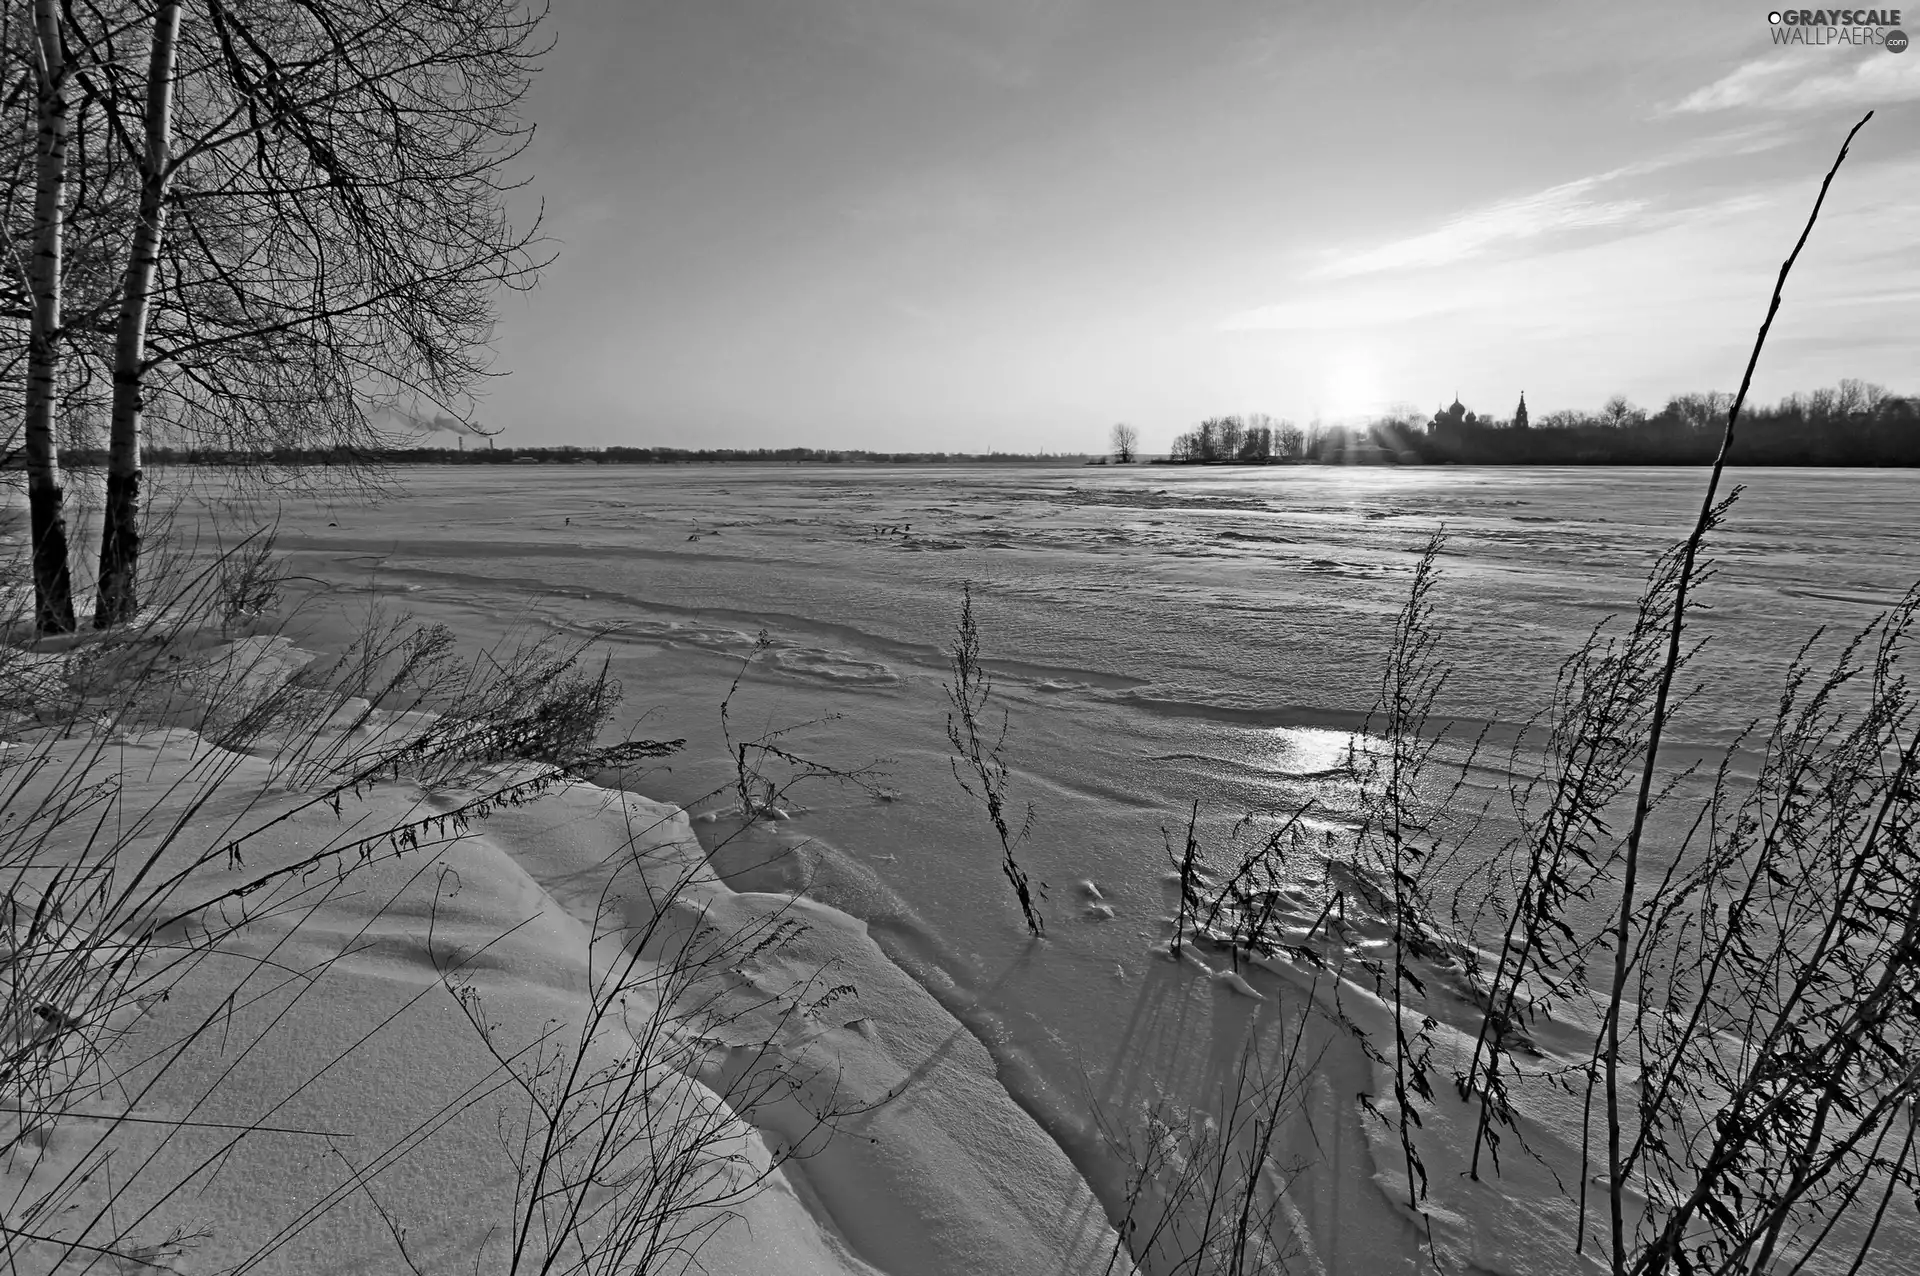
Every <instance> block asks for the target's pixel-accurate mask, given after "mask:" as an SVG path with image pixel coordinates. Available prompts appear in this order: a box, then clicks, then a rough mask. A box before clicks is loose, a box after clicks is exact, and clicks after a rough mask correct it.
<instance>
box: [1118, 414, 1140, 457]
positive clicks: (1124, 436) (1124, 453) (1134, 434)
mask: <svg viewBox="0 0 1920 1276" xmlns="http://www.w3.org/2000/svg"><path fill="white" fill-rule="evenodd" d="M1139 450H1140V431H1139V430H1137V429H1135V428H1134V427H1133V426H1131V425H1128V424H1127V423H1126V422H1125V421H1121V422H1120V423H1118V424H1117V425H1115V426H1114V427H1113V459H1114V460H1115V461H1117V462H1119V463H1120V464H1121V465H1132V464H1133V462H1134V460H1135V459H1136V458H1137V457H1138V455H1139Z"/></svg>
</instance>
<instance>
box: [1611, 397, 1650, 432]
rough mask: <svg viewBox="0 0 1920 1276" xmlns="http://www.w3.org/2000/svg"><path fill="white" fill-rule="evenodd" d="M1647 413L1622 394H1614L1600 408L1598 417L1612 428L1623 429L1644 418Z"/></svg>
mask: <svg viewBox="0 0 1920 1276" xmlns="http://www.w3.org/2000/svg"><path fill="white" fill-rule="evenodd" d="M1646 416H1647V414H1646V413H1645V412H1643V411H1641V410H1640V409H1639V408H1636V407H1635V406H1633V404H1632V403H1630V402H1628V401H1627V396H1626V395H1624V394H1616V395H1614V396H1613V397H1612V398H1611V399H1608V400H1607V402H1606V405H1605V406H1604V407H1602V408H1601V409H1600V419H1601V420H1602V421H1603V422H1605V423H1606V424H1607V425H1610V426H1612V427H1613V428H1614V429H1616V430H1618V429H1624V428H1625V427H1627V426H1629V425H1636V424H1638V423H1639V422H1641V421H1644V420H1645V419H1646Z"/></svg>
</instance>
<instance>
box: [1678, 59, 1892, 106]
mask: <svg viewBox="0 0 1920 1276" xmlns="http://www.w3.org/2000/svg"><path fill="white" fill-rule="evenodd" d="M1808 52H1811V51H1810V50H1804V49H1803V50H1795V51H1792V52H1790V53H1788V54H1785V55H1776V56H1774V57H1770V58H1756V59H1755V60H1754V61H1752V62H1748V63H1746V64H1745V65H1743V66H1740V67H1737V68H1735V69H1734V70H1733V71H1730V72H1728V73H1727V74H1726V75H1725V76H1722V77H1721V78H1720V79H1718V80H1715V81H1714V82H1713V83H1712V84H1709V85H1706V86H1705V87H1704V88H1698V89H1695V90H1694V91H1693V92H1691V93H1689V94H1688V95H1687V96H1686V97H1684V98H1682V99H1680V101H1679V102H1677V103H1675V104H1674V105H1673V106H1672V107H1670V108H1668V111H1669V113H1670V114H1677V115H1690V114H1703V113H1706V112H1710V111H1727V110H1733V109H1736V108H1739V107H1757V108H1759V109H1761V110H1770V111H1803V110H1812V109H1817V108H1820V107H1826V106H1885V105H1888V104H1890V103H1893V102H1913V101H1920V59H1914V58H1909V57H1903V56H1900V55H1897V54H1896V55H1888V54H1885V53H1878V54H1877V55H1876V53H1874V52H1867V53H1863V54H1862V56H1861V57H1860V60H1859V61H1858V62H1856V63H1854V64H1853V66H1851V67H1849V68H1846V69H1844V70H1839V71H1825V70H1822V69H1821V68H1820V67H1819V66H1818V65H1817V64H1815V63H1813V62H1812V61H1811V60H1810V59H1803V58H1801V57H1799V56H1797V55H1798V54H1800V53H1808Z"/></svg>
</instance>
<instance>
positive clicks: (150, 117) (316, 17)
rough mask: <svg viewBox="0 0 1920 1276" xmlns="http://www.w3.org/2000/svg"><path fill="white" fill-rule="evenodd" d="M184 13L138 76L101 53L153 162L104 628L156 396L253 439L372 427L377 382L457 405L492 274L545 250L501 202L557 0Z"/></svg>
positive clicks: (133, 577)
mask: <svg viewBox="0 0 1920 1276" xmlns="http://www.w3.org/2000/svg"><path fill="white" fill-rule="evenodd" d="M180 10H181V6H180V4H179V3H178V0H165V2H163V3H161V4H160V5H159V6H158V8H157V9H156V10H155V12H154V23H153V28H152V29H153V33H154V34H153V38H152V44H151V53H150V58H149V62H148V71H147V76H146V78H145V81H144V83H143V84H141V85H140V91H139V92H138V93H135V92H133V91H132V90H131V89H130V88H129V87H127V86H126V85H123V84H120V82H119V80H120V78H122V77H116V76H115V75H114V74H113V73H112V71H113V68H115V67H116V66H117V65H118V62H117V60H116V59H114V58H112V57H111V56H102V58H101V60H100V61H99V63H98V67H99V70H100V83H99V85H98V91H99V92H100V93H101V94H102V95H103V96H105V97H107V98H109V99H110V100H112V101H113V102H114V103H115V104H116V106H117V107H118V108H120V109H118V110H117V111H116V113H115V115H114V127H115V130H116V132H117V133H118V134H119V135H120V136H121V137H122V139H123V140H122V145H123V146H124V147H125V148H126V150H127V151H128V152H129V153H135V154H137V155H138V156H139V160H138V172H139V177H140V203H139V215H138V217H137V219H136V221H135V226H134V232H133V235H132V242H131V245H130V248H129V251H128V255H127V258H126V269H125V272H124V284H123V286H122V288H121V290H120V294H121V295H120V313H119V316H118V319H117V322H116V326H115V346H114V354H113V367H114V410H113V424H112V434H111V440H110V448H109V458H110V459H109V475H108V502H107V506H106V510H105V523H104V527H103V532H102V542H101V556H100V589H99V598H98V604H97V608H96V613H95V624H97V625H102V626H104V625H110V624H114V623H118V622H120V621H124V620H126V619H127V618H129V617H130V616H131V615H132V614H133V612H134V610H135V609H136V607H137V605H138V588H137V575H138V564H139V552H140V551H139V536H138V523H139V518H140V511H139V474H140V445H141V439H142V436H143V433H144V430H145V428H146V427H145V423H144V421H143V413H144V411H145V410H146V409H147V407H148V406H149V404H150V402H151V401H152V400H153V398H154V397H155V396H156V394H157V395H160V396H163V397H164V399H165V401H166V407H167V410H168V413H169V415H170V417H171V419H172V421H173V422H174V423H175V424H177V425H182V426H184V427H185V428H186V429H187V430H188V431H189V432H193V431H194V430H195V428H196V427H200V428H202V429H211V430H214V431H217V432H218V433H219V434H221V435H222V436H224V437H226V438H229V439H235V440H237V442H238V443H239V444H240V445H242V446H244V447H247V448H249V449H251V450H254V451H262V450H265V449H268V448H271V447H274V446H279V447H283V448H284V447H288V446H296V447H298V446H312V445H324V444H326V443H328V442H347V443H349V444H352V443H364V442H367V441H370V440H371V438H372V437H373V436H374V435H375V433H376V432H375V431H374V428H373V426H372V423H371V421H370V420H369V419H368V416H367V413H366V412H365V411H364V410H363V407H362V405H363V404H366V403H368V402H373V403H375V404H379V403H382V402H387V401H391V400H393V399H395V398H399V399H409V398H410V399H413V400H415V401H418V400H422V399H424V400H427V401H430V402H432V403H434V404H435V405H437V406H438V407H439V408H440V409H442V410H451V411H453V412H454V413H455V414H456V415H460V416H464V415H466V414H465V413H464V412H463V411H461V410H460V408H459V406H458V405H460V404H462V403H467V402H470V400H471V395H472V394H473V392H474V391H475V390H476V389H477V387H478V385H479V383H480V381H481V379H482V378H483V377H484V376H485V375H486V365H485V361H484V357H483V355H482V354H481V353H480V351H481V349H482V345H483V342H484V341H485V338H486V336H487V334H488V332H489V329H490V326H491V323H492V318H493V312H492V305H491V298H492V295H493V293H494V291H495V289H496V288H497V287H498V286H499V285H502V284H505V285H507V286H510V287H525V286H530V285H531V283H532V281H533V278H534V276H535V273H536V272H537V270H538V269H539V267H540V266H541V265H543V264H544V262H543V261H542V260H540V259H539V258H538V256H537V253H536V243H537V240H536V231H535V229H528V230H525V231H518V230H516V229H515V228H514V227H513V226H512V225H511V224H510V222H509V221H508V219H507V217H506V214H505V208H504V204H505V198H506V195H507V193H508V192H509V191H510V190H511V189H513V184H512V183H511V182H510V181H508V180H507V179H506V177H505V176H504V170H505V168H506V166H507V165H508V164H510V163H511V161H512V160H513V159H514V157H515V156H517V155H518V154H519V152H520V150H521V149H522V148H523V147H524V145H525V143H526V141H527V139H528V137H529V135H530V132H529V129H528V128H527V127H526V126H525V125H523V124H521V123H520V122H519V120H518V118H517V108H518V104H519V101H520V98H521V97H522V95H523V94H524V92H525V90H526V86H527V83H528V80H529V77H530V75H531V73H532V70H533V67H534V64H535V62H536V60H537V58H538V56H539V55H540V53H542V52H543V51H544V48H543V46H541V45H540V44H539V43H538V33H539V26H540V23H541V21H542V20H543V18H544V11H542V10H531V11H530V10H528V9H527V8H526V7H525V6H523V5H522V4H520V3H519V0H436V2H435V3H431V4H420V3H409V2H406V0H380V3H377V4H376V5H374V6H372V7H370V8H369V7H358V8H355V9H353V10H351V11H342V10H338V9H336V8H335V7H334V6H330V5H326V4H323V3H320V0H208V3H207V6H206V9H205V15H204V17H203V18H202V17H200V16H199V15H197V14H193V15H188V18H189V20H188V21H187V22H186V23H185V24H184V26H183V25H182V24H181V21H180V18H181V14H180ZM176 32H177V33H178V35H177V38H176ZM97 47H99V48H101V49H102V50H106V51H107V52H108V54H110V41H107V40H105V39H104V38H103V39H102V40H101V41H100V42H99V44H98V46H97ZM135 103H137V107H136V106H135ZM176 130H177V136H174V134H175V132H176ZM169 214H171V218H172V221H173V222H174V223H175V225H174V228H173V230H172V231H171V233H168V221H169Z"/></svg>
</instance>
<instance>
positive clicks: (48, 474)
mask: <svg viewBox="0 0 1920 1276" xmlns="http://www.w3.org/2000/svg"><path fill="white" fill-rule="evenodd" d="M33 22H34V35H35V40H34V54H35V58H34V78H35V80H36V84H35V89H36V97H37V103H36V118H37V123H38V133H39V139H38V150H37V156H36V162H35V167H34V200H33V263H32V266H31V269H30V286H31V287H32V289H33V316H32V320H31V323H30V325H29V328H28V348H27V399H26V412H25V416H24V420H23V422H22V433H23V434H24V436H25V437H24V440H23V443H24V451H25V453H26V459H27V505H28V518H29V523H30V525H31V528H32V536H33V542H32V544H33V602H34V624H35V627H36V628H37V629H38V630H39V631H40V632H41V633H46V634H52V633H61V634H64V633H72V632H73V628H74V621H73V580H72V577H71V576H70V575H69V574H68V569H67V514H66V493H65V492H64V490H63V489H62V485H61V481H60V454H59V449H58V448H56V447H55V446H54V441H53V406H54V394H55V390H56V381H57V378H58V376H59V372H60V344H59V343H60V248H61V229H62V227H61V217H62V211H63V209H64V206H65V200H66V185H67V85H66V79H67V67H66V58H65V54H64V52H63V50H62V48H61V33H60V11H59V5H58V2H57V0H34V5H33Z"/></svg>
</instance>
